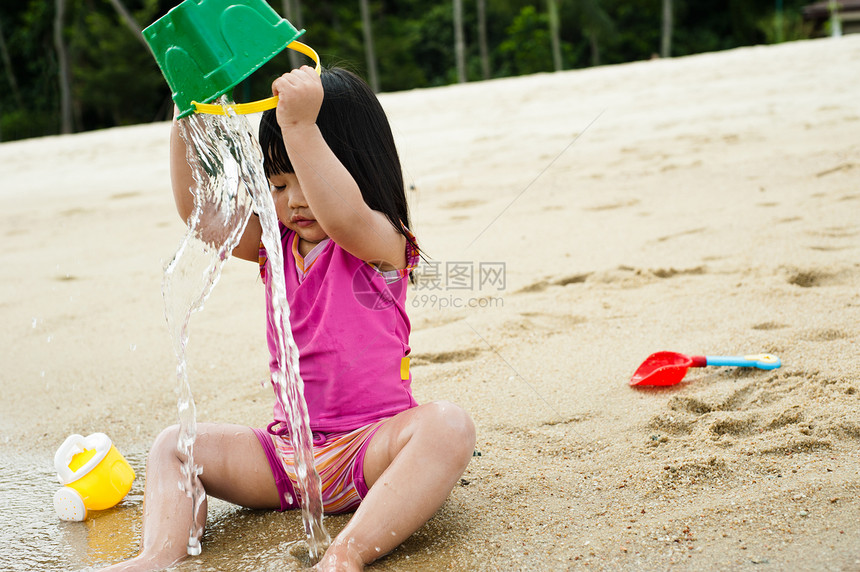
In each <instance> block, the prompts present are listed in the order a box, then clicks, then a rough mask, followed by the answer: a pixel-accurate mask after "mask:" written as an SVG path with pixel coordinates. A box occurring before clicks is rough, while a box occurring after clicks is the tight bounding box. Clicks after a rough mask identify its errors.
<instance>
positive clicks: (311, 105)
mask: <svg viewBox="0 0 860 572" xmlns="http://www.w3.org/2000/svg"><path fill="white" fill-rule="evenodd" d="M272 95H275V96H277V97H278V99H279V101H278V109H277V112H276V115H277V118H278V125H280V126H281V129H291V128H294V127H300V126H309V125H314V124H315V123H316V120H317V115H318V114H319V111H320V106H321V105H322V100H323V86H322V82H321V81H320V77H319V75H317V72H316V71H314V69H313V68H311V67H309V66H302V67H300V68H299V69H297V70H293V71H291V72H290V73H285V74H284V75H282V76H281V77H279V78H278V79H276V80H275V81H274V82H273V83H272Z"/></svg>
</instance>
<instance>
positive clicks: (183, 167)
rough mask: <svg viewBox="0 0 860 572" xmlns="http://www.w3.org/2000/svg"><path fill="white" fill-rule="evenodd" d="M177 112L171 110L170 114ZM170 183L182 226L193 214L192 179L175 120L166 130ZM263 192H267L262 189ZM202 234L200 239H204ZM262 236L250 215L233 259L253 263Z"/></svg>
mask: <svg viewBox="0 0 860 572" xmlns="http://www.w3.org/2000/svg"><path fill="white" fill-rule="evenodd" d="M177 112H178V109H174V114H175V113H177ZM170 182H171V186H172V187H173V200H174V201H175V202H176V212H178V213H179V216H180V217H182V220H183V221H185V223H186V224H187V223H188V217H190V216H191V213H192V212H193V211H194V193H192V192H191V189H192V187H193V186H194V178H193V177H192V176H191V166H190V165H188V161H187V159H186V155H185V141H184V140H183V139H182V137H181V136H180V135H179V126H178V124H177V121H176V120H175V119H174V120H173V125H172V126H171V127H170ZM264 192H269V190H268V189H264ZM205 230H206V229H205V228H204V233H203V234H204V235H203V236H202V237H201V238H202V239H203V240H206V236H205ZM261 236H262V228H261V226H260V220H259V219H258V218H257V217H256V216H253V215H252V216H251V218H250V220H249V221H248V226H246V227H245V233H244V234H243V235H242V238H241V240H240V241H239V245H238V246H236V248H234V249H233V256H236V257H237V258H242V259H244V260H250V261H252V262H257V257H258V255H259V248H260V237H261ZM219 239H220V240H223V237H221V236H220V235H218V234H217V231H216V232H215V233H213V240H219Z"/></svg>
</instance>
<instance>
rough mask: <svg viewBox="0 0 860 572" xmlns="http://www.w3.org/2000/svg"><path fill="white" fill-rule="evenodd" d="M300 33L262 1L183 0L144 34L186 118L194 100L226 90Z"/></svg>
mask: <svg viewBox="0 0 860 572" xmlns="http://www.w3.org/2000/svg"><path fill="white" fill-rule="evenodd" d="M303 33H304V30H301V31H299V30H296V28H294V27H293V25H292V24H290V23H289V22H288V21H287V20H285V19H283V18H281V17H280V16H279V15H278V13H277V12H275V11H274V10H273V9H272V7H271V6H269V5H268V3H266V2H265V0H185V1H184V2H182V3H181V4H179V5H178V6H176V7H175V8H173V9H172V10H170V11H169V12H168V13H167V14H165V15H164V16H162V17H161V18H159V19H158V20H156V21H155V22H154V23H152V24H151V25H150V26H148V27H147V28H146V29H144V30H143V37H144V39H145V40H146V43H147V44H149V47H150V49H151V50H152V53H153V55H154V56H155V61H156V62H157V63H158V67H159V68H160V69H161V73H162V74H163V75H164V79H166V80H167V84H168V85H169V86H170V89H171V90H172V92H173V101H174V102H175V103H176V105H177V106H178V107H179V110H180V115H179V117H185V116H187V115H189V114H191V113H193V112H194V111H195V108H194V105H193V103H192V102H201V103H206V102H210V101H212V100H214V99H216V98H217V97H219V96H221V95H224V94H225V93H227V92H228V91H230V90H231V89H233V88H234V87H235V86H236V85H238V84H239V83H240V82H241V81H242V80H244V79H245V78H247V77H248V76H249V75H251V74H252V73H254V72H255V71H256V70H257V69H258V68H259V67H260V66H262V65H263V64H265V63H266V62H267V61H269V60H270V59H272V58H273V57H275V56H276V55H277V54H279V53H280V52H281V51H283V50H284V48H286V47H287V46H288V45H289V44H291V43H293V42H294V40H296V38H298V37H299V36H301V35H302V34H303Z"/></svg>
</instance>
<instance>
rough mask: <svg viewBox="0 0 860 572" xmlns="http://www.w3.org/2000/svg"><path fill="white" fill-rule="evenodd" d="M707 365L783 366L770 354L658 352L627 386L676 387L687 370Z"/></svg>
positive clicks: (646, 361) (774, 367)
mask: <svg viewBox="0 0 860 572" xmlns="http://www.w3.org/2000/svg"><path fill="white" fill-rule="evenodd" d="M709 365H721V366H733V367H757V368H759V369H776V368H778V367H779V366H780V365H782V364H781V362H780V361H779V358H778V357H776V356H772V355H770V354H758V355H751V356H743V357H731V356H686V355H684V354H679V353H676V352H657V353H656V354H651V355H650V356H648V359H646V360H645V361H644V362H643V363H642V365H640V366H639V369H637V370H636V373H634V374H633V377H632V378H630V385H654V386H664V385H675V384H676V383H678V382H680V381H681V380H682V379H684V376H685V375H687V369H688V368H691V367H705V366H709Z"/></svg>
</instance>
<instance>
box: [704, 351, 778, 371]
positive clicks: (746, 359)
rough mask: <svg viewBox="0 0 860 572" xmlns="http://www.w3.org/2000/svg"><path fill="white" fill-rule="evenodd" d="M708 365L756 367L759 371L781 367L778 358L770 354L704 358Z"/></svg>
mask: <svg viewBox="0 0 860 572" xmlns="http://www.w3.org/2000/svg"><path fill="white" fill-rule="evenodd" d="M705 359H706V360H708V365H722V366H731V367H757V368H759V369H776V368H778V367H779V366H781V365H782V362H781V361H779V358H778V357H776V356H772V355H770V354H757V355H749V356H743V357H740V356H734V357H733V356H705Z"/></svg>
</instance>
